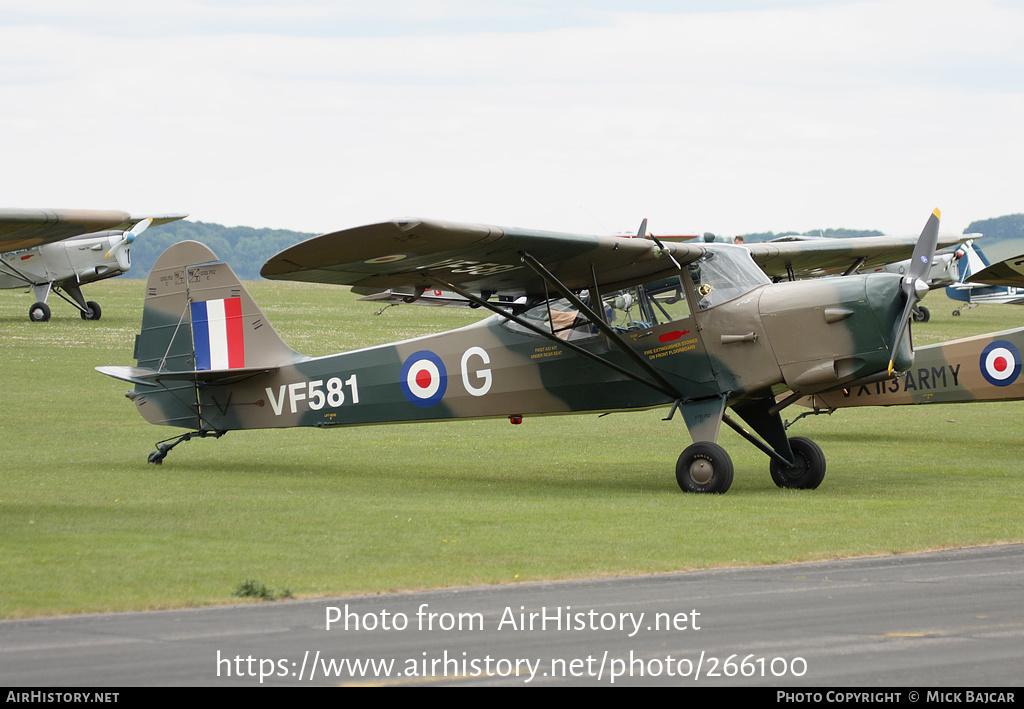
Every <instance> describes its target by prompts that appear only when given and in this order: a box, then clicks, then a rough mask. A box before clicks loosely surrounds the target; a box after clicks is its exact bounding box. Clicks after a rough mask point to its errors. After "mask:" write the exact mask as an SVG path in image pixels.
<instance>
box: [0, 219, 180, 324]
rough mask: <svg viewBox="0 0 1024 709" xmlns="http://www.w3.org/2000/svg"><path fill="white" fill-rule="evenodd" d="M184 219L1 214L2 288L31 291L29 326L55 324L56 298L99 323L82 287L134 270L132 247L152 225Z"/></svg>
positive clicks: (97, 309) (96, 307) (97, 313)
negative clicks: (53, 295)
mask: <svg viewBox="0 0 1024 709" xmlns="http://www.w3.org/2000/svg"><path fill="white" fill-rule="evenodd" d="M186 216H187V215H185V214H165V215H154V216H150V217H133V216H131V215H130V214H128V213H127V212H120V211H109V210H92V209H61V210H58V209H0V251H2V253H0V288H32V289H33V290H34V291H35V295H36V302H35V303H33V304H32V306H31V307H30V308H29V311H28V317H29V320H31V321H33V322H44V321H46V320H49V319H50V306H48V305H47V304H46V301H47V299H48V298H49V295H50V293H51V292H53V293H56V294H57V295H58V296H60V297H61V298H63V299H64V300H66V301H67V302H69V303H71V305H73V306H75V307H76V308H78V310H79V311H80V312H81V314H82V319H83V320H99V319H100V315H101V310H100V306H99V304H98V303H96V302H94V301H91V300H90V301H86V300H85V297H84V296H83V295H82V286H83V285H85V284H87V283H94V282H96V281H101V280H103V279H104V278H112V277H113V276H119V275H121V274H122V273H125V272H127V271H128V269H129V268H131V256H130V246H131V244H132V242H134V241H135V239H136V238H137V237H138V236H139V234H141V233H142V232H143V231H145V230H146V228H148V227H149V226H150V225H153V224H166V223H167V222H172V221H175V220H177V219H184V218H185V217H186Z"/></svg>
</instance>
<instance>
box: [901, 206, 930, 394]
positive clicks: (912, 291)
mask: <svg viewBox="0 0 1024 709" xmlns="http://www.w3.org/2000/svg"><path fill="white" fill-rule="evenodd" d="M941 216H942V215H941V213H940V212H939V210H938V209H936V210H935V211H933V212H932V214H931V216H930V217H928V223H927V224H925V225H924V229H923V230H922V231H921V236H920V238H919V239H918V240H917V246H915V247H914V255H913V256H912V257H911V259H910V269H909V270H908V272H907V275H906V276H904V277H903V299H904V306H903V313H902V314H901V315H900V322H899V326H898V327H897V328H896V337H895V338H894V339H893V342H892V353H891V354H890V355H889V376H890V377H891V376H892V373H893V370H894V369H895V360H896V352H897V351H898V350H899V347H900V343H901V342H902V341H903V333H904V332H906V329H907V324H908V323H909V322H910V317H911V315H913V311H914V306H916V305H917V304H918V302H920V300H921V298H923V297H924V296H925V294H927V293H928V282H927V280H926V278H927V276H928V272H929V271H930V269H931V267H932V260H933V259H934V258H935V247H936V245H937V244H938V242H939V219H940V217H941ZM911 347H913V345H911ZM911 351H913V350H911Z"/></svg>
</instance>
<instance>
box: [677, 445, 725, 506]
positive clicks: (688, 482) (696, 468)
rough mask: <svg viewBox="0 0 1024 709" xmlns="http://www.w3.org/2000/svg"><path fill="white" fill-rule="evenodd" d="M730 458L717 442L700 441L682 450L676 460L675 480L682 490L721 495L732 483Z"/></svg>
mask: <svg viewBox="0 0 1024 709" xmlns="http://www.w3.org/2000/svg"><path fill="white" fill-rule="evenodd" d="M732 473H733V469H732V458H730V457H729V454H728V453H726V452H725V449H724V448H722V446H720V445H718V444H717V443H709V442H707V441H701V442H700V443H694V444H693V445H692V446H690V447H689V448H687V449H686V450H684V451H683V454H682V455H680V456H679V460H678V461H677V462H676V482H678V483H679V487H680V488H682V490H683V492H706V493H716V494H719V495H721V494H722V493H724V492H725V491H726V490H728V489H729V486H730V485H732Z"/></svg>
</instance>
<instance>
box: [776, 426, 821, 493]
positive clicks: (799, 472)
mask: <svg viewBox="0 0 1024 709" xmlns="http://www.w3.org/2000/svg"><path fill="white" fill-rule="evenodd" d="M789 445H790V447H791V448H792V449H793V455H795V456H796V461H797V462H796V465H794V466H792V467H790V466H786V465H783V464H782V463H780V462H778V461H776V460H774V459H772V462H771V466H770V470H771V474H772V480H773V481H774V482H775V484H776V485H778V486H779V487H789V488H799V489H801V490H813V489H815V488H816V487H818V486H819V485H821V481H822V480H824V479H825V454H824V453H822V452H821V448H820V447H819V446H818V444H817V443H815V442H814V441H812V440H810V439H809V438H803V437H800V436H797V437H795V438H790V439H789Z"/></svg>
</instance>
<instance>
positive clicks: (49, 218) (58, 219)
mask: <svg viewBox="0 0 1024 709" xmlns="http://www.w3.org/2000/svg"><path fill="white" fill-rule="evenodd" d="M185 216H186V215H185V214H162V215H156V216H152V217H151V216H148V215H143V216H137V217H133V216H132V215H130V214H129V213H128V212H122V211H119V210H99V209H0V251H15V250H17V249H30V248H32V247H33V246H39V245H41V244H49V243H52V242H55V241H63V240H64V239H70V238H71V237H74V236H81V235H82V234H91V233H93V232H97V231H108V230H112V231H128V230H129V229H131V228H132V227H134V226H135V225H136V224H138V223H139V222H141V221H143V220H144V219H149V218H152V219H153V225H158V224H166V223H167V222H173V221H175V220H177V219H183V218H185Z"/></svg>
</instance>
